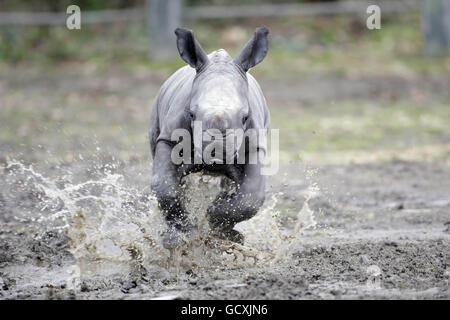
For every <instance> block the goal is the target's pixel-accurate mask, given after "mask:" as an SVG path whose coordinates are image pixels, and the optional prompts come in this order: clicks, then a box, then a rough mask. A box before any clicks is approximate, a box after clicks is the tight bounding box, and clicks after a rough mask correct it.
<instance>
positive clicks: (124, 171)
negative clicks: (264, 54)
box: [0, 161, 450, 299]
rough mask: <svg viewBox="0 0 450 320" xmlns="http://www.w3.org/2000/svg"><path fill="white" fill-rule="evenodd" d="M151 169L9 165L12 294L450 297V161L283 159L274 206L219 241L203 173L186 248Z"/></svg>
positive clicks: (6, 234) (0, 254)
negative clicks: (165, 237) (168, 231)
mask: <svg viewBox="0 0 450 320" xmlns="http://www.w3.org/2000/svg"><path fill="white" fill-rule="evenodd" d="M88 164H89V165H88ZM86 172H89V174H86ZM143 172H145V174H144V173H143ZM148 172H149V167H148V165H144V164H143V165H142V167H139V165H134V166H133V165H125V166H124V165H123V164H120V163H114V162H111V163H108V162H106V163H100V164H97V163H95V162H94V163H91V162H88V161H80V164H79V166H77V165H76V164H72V165H69V166H59V167H58V166H57V167H50V166H47V168H42V167H39V168H36V169H35V168H33V167H31V166H28V165H24V164H22V163H21V162H19V161H8V162H5V163H4V164H2V167H1V172H0V174H1V181H2V184H1V185H0V210H1V217H0V218H1V221H2V224H1V229H0V298H1V299H11V298H23V299H32V298H45V299H55V298H58V299H69V298H78V299H84V298H114V299H117V298H136V299H141V298H167V299H172V298H201V299H204V298H220V299H230V298H234V299H254V298H262V299H265V298H273V299H298V298H374V297H375V298H380V297H381V298H408V299H409V298H430V297H432V298H448V297H449V294H450V289H449V288H450V286H449V281H450V280H449V279H450V278H449V276H450V268H449V257H450V256H449V252H450V247H449V243H450V233H449V230H448V226H449V223H450V209H449V208H450V202H449V198H448V195H449V193H448V190H450V185H448V181H450V180H449V179H443V177H449V176H450V173H449V171H448V168H447V167H446V166H440V165H438V164H433V165H431V164H426V163H412V162H402V161H397V162H391V163H375V164H360V165H356V164H354V165H349V166H328V167H322V168H320V169H319V170H317V169H315V170H310V169H307V168H306V167H301V166H297V165H294V166H292V167H288V166H286V167H283V168H282V172H280V174H279V175H278V176H277V177H272V179H271V181H270V182H269V184H268V193H267V200H266V203H265V206H264V208H263V209H262V210H261V211H260V212H259V214H258V215H257V216H256V217H254V218H253V219H251V220H249V221H246V222H243V223H241V224H238V225H237V226H236V228H237V229H239V230H240V231H241V232H242V233H243V234H244V235H245V237H246V241H245V243H244V245H242V246H241V245H236V244H232V243H229V242H226V241H218V240H216V239H213V238H210V237H209V232H208V224H207V223H206V220H205V216H204V213H205V211H206V208H207V207H208V205H209V203H210V202H211V201H212V199H214V197H215V196H216V194H217V193H218V192H220V191H221V190H222V187H221V181H220V179H218V178H217V177H210V176H202V175H201V174H197V175H192V176H189V177H188V178H187V179H186V180H185V184H184V188H185V195H186V199H185V202H186V205H187V207H188V208H189V211H190V212H191V217H192V219H194V220H195V221H196V223H197V224H198V226H199V232H198V233H197V234H196V235H195V236H193V237H192V238H190V239H187V241H186V243H185V245H183V246H182V247H180V248H179V249H178V250H175V251H173V252H170V251H168V250H166V249H164V248H163V247H162V246H161V242H160V236H159V235H160V232H161V231H162V230H163V229H164V227H165V224H164V221H163V220H162V218H161V215H160V214H159V212H158V208H157V204H156V201H155V199H154V198H153V197H152V195H151V193H150V191H149V188H148V182H147V181H146V178H145V177H146V176H147V175H148V174H147V173H148ZM277 179H278V180H277Z"/></svg>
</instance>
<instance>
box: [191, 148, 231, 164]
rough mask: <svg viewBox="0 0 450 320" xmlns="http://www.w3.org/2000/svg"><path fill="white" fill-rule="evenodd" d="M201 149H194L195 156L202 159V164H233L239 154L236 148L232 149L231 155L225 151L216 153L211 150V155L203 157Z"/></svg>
mask: <svg viewBox="0 0 450 320" xmlns="http://www.w3.org/2000/svg"><path fill="white" fill-rule="evenodd" d="M202 151H203V150H196V156H197V157H198V158H201V159H202V163H203V164H204V165H213V164H233V163H234V162H235V160H236V159H237V158H238V156H239V151H238V150H237V149H236V150H234V152H233V154H232V155H228V154H226V153H225V151H224V152H222V153H219V154H218V155H217V154H216V152H215V151H212V152H211V155H210V156H209V157H206V159H205V157H204V155H203V152H202Z"/></svg>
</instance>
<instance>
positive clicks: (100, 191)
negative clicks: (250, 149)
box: [5, 161, 318, 289]
mask: <svg viewBox="0 0 450 320" xmlns="http://www.w3.org/2000/svg"><path fill="white" fill-rule="evenodd" d="M113 166H114V165H113V164H111V165H110V167H111V168H112V167H113ZM106 168H108V166H106ZM111 168H110V169H111ZM112 171H113V170H104V171H103V172H102V173H101V174H100V175H99V176H100V177H99V178H98V179H95V180H87V181H83V182H81V183H74V182H72V181H73V180H74V179H72V178H73V177H70V173H64V175H63V174H61V176H64V179H63V181H59V180H53V179H51V178H49V177H46V176H44V175H42V174H40V173H39V172H37V171H35V170H34V169H33V168H32V167H31V166H25V165H23V164H22V163H20V162H18V161H13V162H9V163H8V164H7V165H6V167H5V172H7V175H6V176H7V177H8V178H7V181H6V182H7V185H8V187H9V189H10V190H9V191H10V192H9V196H10V197H17V195H18V194H23V193H24V192H25V191H26V192H27V193H28V194H31V195H32V196H33V197H34V201H33V205H32V206H31V207H30V208H29V210H26V211H22V212H24V213H22V214H20V215H16V216H15V218H16V219H19V220H21V221H22V222H28V223H30V225H33V226H35V227H36V228H37V229H39V230H41V231H42V230H57V231H58V232H60V233H65V234H67V237H68V243H69V246H70V252H71V253H72V255H73V257H74V264H73V265H71V266H70V267H69V268H68V270H67V272H68V275H67V284H68V287H69V288H74V289H77V288H79V287H80V284H81V283H82V281H83V279H84V278H90V277H96V276H100V277H107V276H111V275H117V274H119V275H121V276H122V277H123V278H129V275H130V274H135V275H136V274H137V276H138V277H143V278H145V277H146V276H148V272H147V271H148V270H149V269H152V270H155V268H156V270H157V272H160V273H164V272H174V273H180V272H185V271H186V270H195V269H196V268H216V267H222V266H234V267H239V266H248V265H255V264H258V265H260V264H271V263H279V262H282V261H285V260H286V259H290V257H291V253H292V252H293V249H292V248H293V246H294V245H296V244H298V243H299V242H301V236H302V231H303V230H306V229H310V228H314V227H315V226H316V222H315V219H314V212H313V211H312V210H311V209H310V208H309V206H308V200H309V198H310V197H312V196H314V195H315V194H316V193H317V192H318V188H317V186H314V185H313V186H311V187H310V189H309V190H308V193H307V195H306V197H305V202H304V205H303V208H302V209H301V210H300V211H299V212H298V214H297V219H296V220H295V221H294V222H293V224H292V226H290V227H283V226H281V224H280V219H279V218H280V217H279V212H278V211H277V210H276V204H277V199H278V196H279V195H278V194H275V195H273V196H272V197H271V198H269V199H267V200H266V204H265V206H264V208H263V209H262V210H261V211H260V212H259V213H258V215H257V216H256V217H254V218H253V219H251V220H248V221H246V222H243V223H240V224H238V225H237V226H236V228H237V229H238V230H239V231H241V232H242V233H243V234H244V236H245V239H246V240H245V244H244V245H238V244H235V243H231V242H227V241H221V240H217V239H213V238H211V237H210V236H209V225H208V223H207V220H206V217H205V212H206V209H207V207H208V205H209V204H210V203H211V201H212V200H213V199H214V198H215V197H216V195H217V194H218V193H219V192H221V191H222V190H223V188H224V184H223V183H222V181H221V178H219V177H211V176H206V175H202V174H195V175H190V176H188V177H187V178H186V179H185V180H184V188H185V197H186V200H185V201H186V206H187V208H188V211H189V212H190V213H191V217H192V218H193V219H195V221H196V222H197V224H198V228H199V231H198V233H197V234H196V235H195V236H194V237H192V238H191V239H189V240H188V241H186V244H185V245H184V246H182V247H180V248H178V249H176V250H173V251H169V250H166V249H164V248H163V247H162V245H161V240H160V233H161V232H162V231H163V230H164V228H165V223H164V221H163V219H162V216H161V214H160V213H159V211H158V206H157V202H156V199H155V198H154V197H153V196H152V195H151V193H150V192H149V191H148V190H139V189H138V188H137V187H136V186H133V185H130V184H129V183H126V182H125V179H124V175H123V174H118V173H112ZM36 200H37V201H36ZM17 201H20V199H17Z"/></svg>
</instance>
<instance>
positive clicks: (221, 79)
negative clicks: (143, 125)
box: [175, 28, 269, 163]
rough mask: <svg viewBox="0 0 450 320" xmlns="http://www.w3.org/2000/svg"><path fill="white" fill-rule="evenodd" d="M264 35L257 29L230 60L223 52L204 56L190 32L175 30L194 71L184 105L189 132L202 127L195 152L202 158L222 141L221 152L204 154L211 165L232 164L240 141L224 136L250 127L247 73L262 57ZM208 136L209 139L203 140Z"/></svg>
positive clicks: (266, 45)
mask: <svg viewBox="0 0 450 320" xmlns="http://www.w3.org/2000/svg"><path fill="white" fill-rule="evenodd" d="M268 33H269V31H268V29H267V28H257V29H256V30H255V33H254V34H253V37H252V38H251V39H250V41H249V42H248V43H247V44H246V45H245V46H244V48H243V49H242V50H241V52H240V53H239V54H238V55H237V56H236V57H235V58H234V59H233V58H231V56H230V55H229V54H228V53H227V52H226V51H225V50H223V49H220V50H217V51H214V52H213V53H211V54H210V55H207V54H206V53H205V51H204V50H203V48H202V47H201V45H200V44H199V43H198V41H197V40H196V39H195V38H194V34H193V32H192V31H191V30H188V29H182V28H178V29H176V30H175V34H176V36H177V47H178V52H179V54H180V56H181V58H182V59H183V60H184V61H185V62H186V63H187V64H189V65H190V66H191V67H192V68H194V69H195V70H196V76H195V78H194V80H193V83H192V91H191V96H190V101H189V103H188V105H186V106H185V113H186V119H187V121H190V122H191V127H192V129H194V125H198V124H199V123H200V124H201V128H202V133H203V135H202V136H203V138H202V143H201V144H200V145H195V152H196V153H197V154H198V153H201V154H202V155H205V153H208V152H205V151H207V149H208V148H211V146H212V144H213V143H215V144H217V142H220V140H222V142H221V146H223V150H222V151H223V152H220V154H218V153H217V150H215V149H214V148H213V150H212V153H208V154H211V158H210V159H208V160H209V161H212V162H213V163H224V162H225V161H224V160H226V161H227V163H229V162H228V161H230V160H231V161H232V159H234V158H235V157H236V155H237V153H238V150H239V148H240V145H241V142H242V139H235V138H236V137H233V138H231V139H227V136H229V134H232V133H234V132H238V131H239V130H241V132H245V130H246V129H247V128H248V127H251V107H250V104H249V90H248V79H247V71H248V70H249V69H250V68H252V67H254V66H255V65H257V64H258V63H260V62H261V61H262V60H263V59H264V57H265V56H266V54H267V50H268V42H267V35H268ZM208 136H210V138H209V139H208V138H206V139H205V137H208ZM194 139H195V138H194ZM230 142H232V144H231V147H230ZM227 145H228V146H227ZM224 156H225V157H224ZM203 158H204V157H202V159H203ZM224 158H225V159H224Z"/></svg>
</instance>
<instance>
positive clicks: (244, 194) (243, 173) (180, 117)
mask: <svg viewBox="0 0 450 320" xmlns="http://www.w3.org/2000/svg"><path fill="white" fill-rule="evenodd" d="M175 34H176V36H177V47H178V51H179V53H180V56H181V58H182V59H183V60H184V61H186V62H187V63H188V64H189V66H185V67H183V68H180V69H179V70H178V71H176V72H175V73H174V74H173V75H172V76H171V77H170V78H169V79H168V80H167V81H166V82H165V83H164V84H163V86H162V87H161V89H160V91H159V93H158V96H157V98H156V101H155V104H154V106H153V109H152V114H151V120H150V133H149V136H150V147H151V151H152V156H153V177H152V185H151V186H152V190H153V192H154V193H155V195H156V197H157V199H158V203H159V206H160V208H161V210H162V212H163V213H164V214H165V218H166V221H167V223H168V226H169V228H168V231H167V232H166V233H165V234H164V236H163V242H164V245H165V246H166V247H167V248H173V247H176V246H177V245H178V244H179V243H180V242H181V238H182V235H183V234H189V233H191V232H192V230H194V229H195V226H193V225H191V224H190V223H189V222H188V220H187V219H186V218H187V214H188V213H187V212H186V209H185V207H184V205H183V202H182V201H181V198H180V197H181V196H182V191H181V187H180V182H181V179H182V177H184V176H185V175H187V174H189V173H191V172H198V171H205V172H207V173H214V174H220V175H224V176H226V177H228V178H230V179H231V180H232V181H234V182H235V186H236V190H235V192H234V193H232V194H231V195H229V194H228V193H226V192H224V193H223V194H219V196H218V197H217V198H216V199H215V200H214V201H213V203H212V204H211V206H210V207H209V208H208V210H207V215H208V219H209V222H210V225H211V227H212V229H213V230H215V231H217V232H216V235H217V236H219V237H223V238H226V239H230V240H233V241H237V242H242V241H243V238H242V235H240V234H239V233H238V232H237V231H236V230H233V227H234V225H235V224H236V223H238V222H240V221H244V220H247V219H250V218H251V217H253V216H254V215H255V214H256V213H257V211H258V209H259V208H260V207H261V205H262V204H263V202H264V189H265V179H264V176H262V175H261V171H260V169H261V164H260V163H258V164H248V159H249V157H250V156H264V155H265V152H266V150H265V147H264V146H263V144H261V143H260V141H258V144H257V148H254V149H251V148H249V146H248V141H247V140H246V141H245V143H243V144H242V145H241V146H240V148H241V149H240V150H234V153H233V154H234V156H235V157H236V153H237V152H238V151H239V152H244V151H242V150H243V149H242V148H245V149H244V150H245V153H244V154H245V159H246V162H245V164H237V161H234V164H214V163H213V164H206V163H205V162H203V163H202V164H194V160H193V159H194V158H193V157H194V153H195V152H199V151H200V152H201V151H202V150H198V149H197V150H195V148H194V146H193V139H191V140H192V155H191V156H192V161H191V163H192V164H184V163H183V164H181V165H175V164H174V163H173V161H172V160H171V152H172V149H173V147H174V146H175V145H176V142H175V141H171V135H172V132H173V131H174V130H175V129H179V128H183V129H186V130H188V131H189V132H190V134H191V137H192V132H193V123H194V121H201V122H202V127H203V130H207V129H217V130H220V132H222V133H225V130H226V129H243V130H244V131H245V130H248V129H249V128H254V129H264V130H265V131H266V132H267V129H268V127H269V123H270V115H269V111H268V109H267V105H266V101H265V99H264V96H263V93H262V91H261V88H260V87H259V85H258V83H257V82H256V80H255V79H254V78H253V77H252V76H251V75H250V74H249V73H247V71H248V70H249V69H250V68H252V67H253V66H255V65H256V64H258V63H259V62H261V61H262V60H263V59H264V57H265V55H266V53H267V49H268V47H267V34H268V30H267V29H266V28H258V29H256V30H255V33H254V35H253V37H252V39H251V40H250V41H249V42H248V43H247V44H246V45H245V46H244V48H243V49H242V51H241V52H240V53H239V54H238V55H237V56H236V58H234V59H232V58H231V57H230V55H229V54H228V53H227V52H226V51H225V50H223V49H220V50H217V51H214V52H212V53H211V54H209V55H207V54H206V53H205V52H204V51H203V49H202V47H201V46H200V44H199V43H198V42H197V41H196V40H195V38H194V35H193V33H192V31H191V30H187V29H180V28H178V29H176V30H175ZM205 147H207V143H203V150H204V149H205ZM236 148H237V147H236ZM250 152H255V153H256V154H252V155H250V154H249V153H250ZM233 154H232V155H231V157H233ZM241 156H242V153H241ZM226 157H230V154H226ZM235 160H236V159H235Z"/></svg>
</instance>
